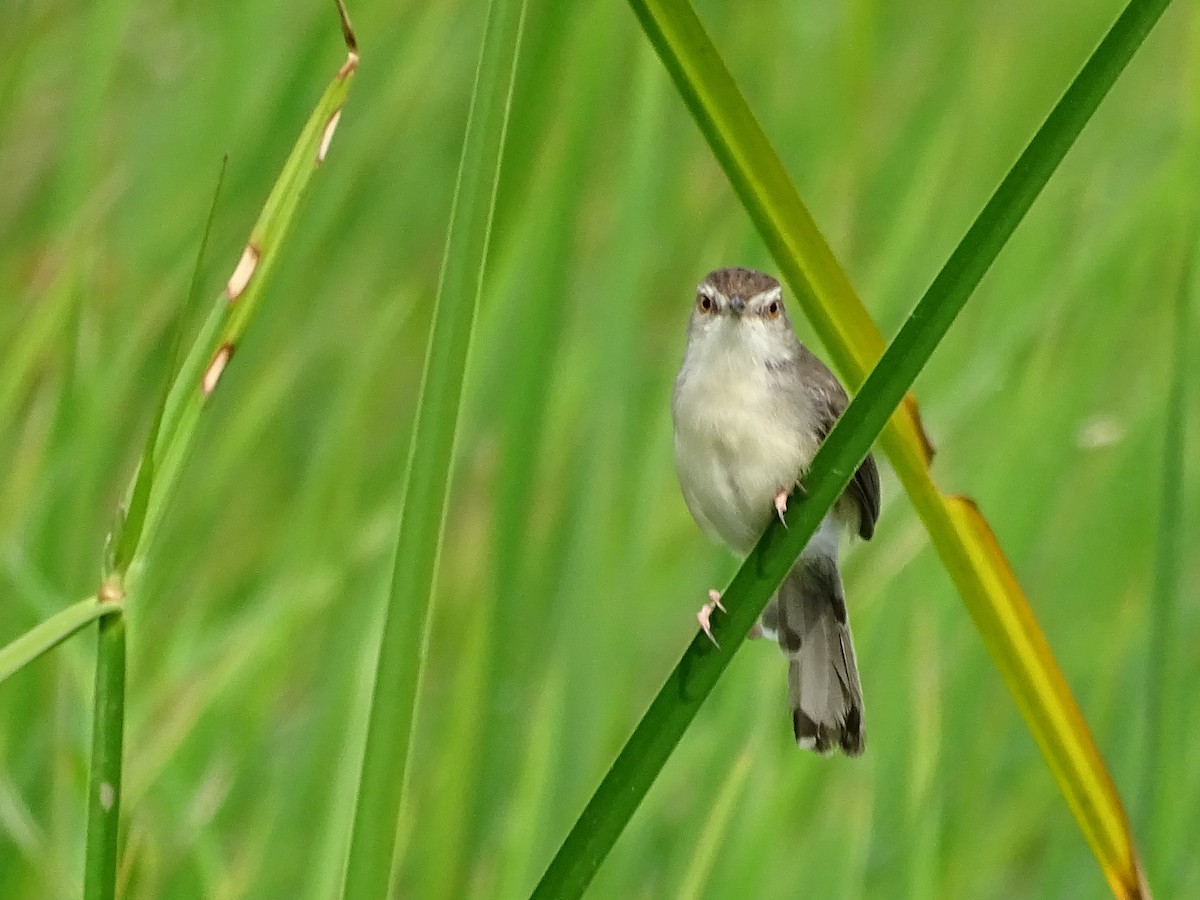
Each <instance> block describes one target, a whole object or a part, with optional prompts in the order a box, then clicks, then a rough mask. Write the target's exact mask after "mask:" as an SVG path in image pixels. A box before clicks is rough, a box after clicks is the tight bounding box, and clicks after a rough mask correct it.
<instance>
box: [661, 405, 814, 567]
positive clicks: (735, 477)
mask: <svg viewBox="0 0 1200 900" xmlns="http://www.w3.org/2000/svg"><path fill="white" fill-rule="evenodd" d="M706 406H707V408H708V409H711V408H712V404H711V403H710V404H706ZM730 406H733V407H734V408H735V409H737V412H734V413H728V412H727V413H726V414H723V415H721V416H720V417H719V418H716V417H712V416H709V415H705V414H704V413H703V412H702V413H700V414H698V415H695V416H682V417H681V421H679V422H677V423H676V433H675V465H676V469H677V470H678V473H679V482H680V487H681V488H682V490H683V496H684V500H685V501H686V502H687V505H688V509H689V510H691V513H692V515H693V517H694V518H695V519H696V522H697V523H698V524H699V525H700V527H701V528H702V529H703V530H704V531H705V532H706V533H707V534H708V535H709V536H710V537H713V538H715V539H719V540H722V541H724V542H725V543H726V544H728V545H729V546H730V547H732V548H733V549H734V550H735V551H737V552H739V553H749V552H750V550H751V548H753V546H754V544H755V542H756V541H757V540H758V538H759V536H760V535H761V534H762V532H763V529H764V528H766V525H767V521H768V520H769V518H770V516H771V515H773V514H774V504H773V501H774V498H775V496H776V495H777V494H778V493H779V492H780V491H781V490H791V488H792V487H793V486H794V485H795V483H796V480H797V479H798V478H799V476H800V474H801V473H802V472H803V470H804V468H805V467H806V466H807V465H808V463H809V462H810V461H811V455H812V451H811V450H810V449H809V448H807V447H805V446H804V444H805V443H806V442H805V441H803V440H800V439H797V436H796V435H795V433H794V431H793V430H792V429H790V428H770V429H763V428H762V427H761V423H762V422H763V416H764V415H770V412H769V411H767V410H760V409H754V408H748V407H745V406H741V407H740V408H739V405H738V404H731V405H726V406H725V409H726V410H729V408H730ZM756 423H758V424H756ZM806 451H808V452H807V455H806Z"/></svg>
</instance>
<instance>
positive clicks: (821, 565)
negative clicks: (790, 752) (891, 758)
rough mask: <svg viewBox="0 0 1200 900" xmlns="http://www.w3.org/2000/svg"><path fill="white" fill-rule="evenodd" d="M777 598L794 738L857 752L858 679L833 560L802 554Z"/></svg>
mask: <svg viewBox="0 0 1200 900" xmlns="http://www.w3.org/2000/svg"><path fill="white" fill-rule="evenodd" d="M777 602H778V617H779V618H778V629H777V635H778V638H779V645H780V647H782V648H783V651H784V653H785V654H787V657H788V699H789V701H790V703H791V707H792V727H793V729H794V730H795V733H796V743H797V744H799V745H800V746H801V747H803V748H805V749H808V750H816V751H817V752H818V753H827V752H829V751H830V750H832V749H833V748H835V747H838V748H840V749H841V750H842V751H843V752H844V753H846V754H847V755H849V756H858V755H859V754H860V753H862V752H863V746H864V743H865V740H866V731H865V729H864V727H863V699H862V684H861V683H860V682H859V680H858V662H857V660H856V659H855V658H854V641H853V639H852V638H851V637H850V622H849V620H848V619H847V617H846V599H845V595H844V594H843V593H842V579H841V576H840V575H839V574H838V569H837V562H836V560H834V559H831V558H828V557H818V558H812V559H803V558H802V559H801V560H800V561H799V562H798V563H797V564H796V566H795V568H793V569H792V571H791V572H790V573H789V574H788V577H787V579H786V580H785V581H784V582H783V585H782V586H781V587H780V589H779V597H778V601H777Z"/></svg>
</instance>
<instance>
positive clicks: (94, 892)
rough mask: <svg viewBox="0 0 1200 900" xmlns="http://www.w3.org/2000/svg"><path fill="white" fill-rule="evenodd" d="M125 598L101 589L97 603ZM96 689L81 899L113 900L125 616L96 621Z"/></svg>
mask: <svg viewBox="0 0 1200 900" xmlns="http://www.w3.org/2000/svg"><path fill="white" fill-rule="evenodd" d="M106 587H107V585H106ZM123 599H124V598H123V597H121V596H120V595H119V594H109V593H107V592H106V590H105V589H102V590H101V596H100V597H99V598H98V602H100V603H108V604H113V605H117V604H118V603H119V602H120V601H121V600H123ZM95 685H96V687H95V691H96V696H95V699H94V700H93V702H92V764H91V766H90V767H89V769H88V793H87V797H88V803H87V807H88V814H87V845H86V848H85V850H84V875H83V896H84V900H112V898H113V897H114V896H115V895H116V891H117V838H118V832H119V828H120V820H121V754H122V750H123V748H124V734H125V617H124V616H109V617H107V618H105V619H102V620H101V621H100V628H99V633H98V635H97V645H96V681H95Z"/></svg>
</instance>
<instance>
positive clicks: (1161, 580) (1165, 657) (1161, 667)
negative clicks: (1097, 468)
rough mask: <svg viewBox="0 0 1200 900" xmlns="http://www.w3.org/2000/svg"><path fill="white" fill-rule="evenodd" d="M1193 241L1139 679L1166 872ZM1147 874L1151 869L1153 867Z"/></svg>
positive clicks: (1154, 816) (1155, 828)
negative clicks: (1144, 665)
mask: <svg viewBox="0 0 1200 900" xmlns="http://www.w3.org/2000/svg"><path fill="white" fill-rule="evenodd" d="M1197 250H1200V243H1197V242H1196V241H1195V240H1194V239H1193V241H1192V242H1191V244H1190V245H1189V246H1188V247H1187V251H1190V256H1188V257H1187V263H1186V264H1185V265H1184V267H1183V268H1184V271H1183V277H1182V278H1181V281H1180V285H1179V287H1178V288H1177V290H1176V292H1175V310H1174V313H1175V321H1174V338H1175V346H1174V354H1173V359H1172V364H1171V386H1170V391H1169V394H1168V396H1167V407H1166V413H1167V422H1166V434H1165V435H1164V440H1163V466H1162V478H1163V483H1162V497H1161V502H1160V506H1159V510H1160V512H1159V520H1158V547H1157V549H1156V552H1155V564H1154V588H1153V592H1152V594H1151V597H1152V607H1151V618H1150V622H1151V625H1150V641H1149V646H1148V647H1147V650H1146V655H1147V658H1148V659H1149V660H1150V665H1149V670H1148V672H1147V680H1146V741H1147V745H1146V747H1147V752H1146V756H1145V761H1144V770H1143V780H1142V798H1143V803H1142V805H1143V809H1142V821H1143V822H1144V826H1145V829H1146V831H1145V833H1146V836H1147V837H1148V840H1149V844H1150V847H1151V859H1150V864H1151V865H1152V866H1153V865H1154V864H1155V863H1156V862H1157V863H1158V866H1157V869H1158V870H1159V871H1164V872H1165V871H1167V870H1168V869H1167V862H1168V860H1169V859H1170V858H1171V856H1172V854H1169V853H1168V852H1167V844H1168V842H1169V838H1170V835H1171V834H1172V833H1173V831H1174V829H1172V828H1171V825H1172V823H1173V822H1179V815H1180V813H1181V809H1180V807H1179V805H1178V803H1177V796H1178V790H1177V789H1176V782H1175V781H1174V778H1175V777H1176V775H1177V773H1178V771H1179V770H1180V765H1179V764H1180V762H1182V757H1181V756H1180V755H1179V753H1178V748H1179V747H1180V746H1182V741H1181V739H1180V733H1179V730H1178V725H1177V723H1176V721H1175V716H1174V715H1171V714H1169V713H1168V710H1174V709H1176V708H1177V706H1176V704H1177V703H1181V702H1184V701H1183V699H1182V698H1181V697H1179V695H1178V692H1177V691H1175V689H1174V684H1175V683H1176V681H1174V680H1173V678H1174V679H1177V678H1178V677H1179V676H1178V674H1176V673H1177V672H1178V660H1179V650H1178V645H1179V641H1178V639H1176V638H1175V635H1176V634H1178V630H1179V627H1180V617H1179V602H1180V599H1181V595H1180V585H1181V583H1182V577H1181V576H1182V568H1183V560H1184V559H1185V558H1186V551H1185V550H1184V542H1183V527H1184V517H1183V492H1182V490H1181V486H1182V485H1183V484H1185V483H1186V482H1185V481H1184V478H1185V477H1186V471H1185V469H1186V467H1185V462H1184V461H1185V459H1186V455H1185V446H1186V427H1185V425H1186V417H1187V380H1188V377H1189V376H1190V374H1191V359H1192V357H1191V351H1190V347H1189V343H1190V334H1189V331H1190V329H1191V304H1192V300H1193V296H1192V295H1193V293H1194V292H1197V291H1200V266H1197V264H1196V261H1197V257H1196V253H1197ZM1152 871H1153V869H1152Z"/></svg>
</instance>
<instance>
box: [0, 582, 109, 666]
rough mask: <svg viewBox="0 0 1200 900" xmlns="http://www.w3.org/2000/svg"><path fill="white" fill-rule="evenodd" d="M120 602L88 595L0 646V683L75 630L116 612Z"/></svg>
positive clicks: (55, 645) (51, 648)
mask: <svg viewBox="0 0 1200 900" xmlns="http://www.w3.org/2000/svg"><path fill="white" fill-rule="evenodd" d="M121 612H122V607H121V606H120V604H116V603H102V602H101V601H100V600H98V599H97V598H96V597H88V598H87V599H86V600H80V601H79V602H78V603H74V604H72V605H71V606H68V607H67V608H66V609H64V610H61V611H60V612H57V613H55V614H54V615H53V616H51V617H50V618H48V619H47V620H46V621H44V622H40V623H38V624H37V625H35V626H33V628H30V629H29V630H28V631H27V632H25V633H24V634H23V635H21V636H20V637H18V638H16V639H14V640H13V641H11V642H9V643H8V644H6V645H5V646H4V647H3V648H0V682H4V681H5V680H6V679H7V678H8V677H9V676H10V675H12V674H13V673H14V672H16V671H18V670H20V669H22V668H24V667H25V666H27V665H29V663H31V662H33V661H34V660H35V659H37V658H38V657H39V656H41V655H42V654H43V653H48V652H49V651H50V650H53V649H54V648H55V647H57V646H58V645H59V644H61V643H62V642H63V641H65V640H66V639H67V638H69V637H70V636H71V635H73V634H75V632H77V631H80V630H82V629H83V628H84V627H85V626H87V625H88V624H89V623H91V622H94V621H95V620H96V619H99V618H101V617H103V616H111V615H119V614H120V613H121Z"/></svg>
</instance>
